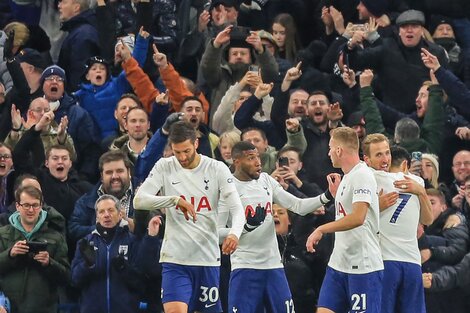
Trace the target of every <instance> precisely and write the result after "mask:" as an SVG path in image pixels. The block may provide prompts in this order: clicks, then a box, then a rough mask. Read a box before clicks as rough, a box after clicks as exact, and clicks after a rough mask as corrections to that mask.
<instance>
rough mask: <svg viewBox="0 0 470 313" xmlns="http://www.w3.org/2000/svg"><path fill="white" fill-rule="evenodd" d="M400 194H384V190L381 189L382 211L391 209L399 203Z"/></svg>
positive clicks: (380, 201) (380, 205)
mask: <svg viewBox="0 0 470 313" xmlns="http://www.w3.org/2000/svg"><path fill="white" fill-rule="evenodd" d="M398 196H399V193H398V192H396V191H392V192H389V193H386V194H384V190H383V189H381V190H380V192H379V208H380V210H384V209H386V208H389V207H391V206H392V205H394V204H395V203H397V200H398Z"/></svg>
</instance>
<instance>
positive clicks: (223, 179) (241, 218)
mask: <svg viewBox="0 0 470 313" xmlns="http://www.w3.org/2000/svg"><path fill="white" fill-rule="evenodd" d="M217 173H218V174H217V177H218V182H219V186H220V187H219V188H220V189H219V192H220V198H219V204H218V220H217V226H218V230H219V241H220V239H221V237H222V236H224V235H225V234H226V233H227V231H226V230H225V228H226V227H227V223H228V218H229V216H230V219H231V225H232V226H231V228H230V230H229V231H228V234H227V236H226V237H225V239H224V240H223V243H222V252H223V253H225V254H230V253H232V252H234V251H235V249H236V248H237V246H238V239H239V238H240V236H241V234H242V231H243V226H244V225H245V214H244V210H243V206H242V203H241V200H240V196H239V194H238V192H237V189H236V188H235V184H234V182H233V176H232V174H231V173H230V171H229V169H228V168H227V167H226V166H225V165H223V164H222V163H220V166H219V167H218V170H217Z"/></svg>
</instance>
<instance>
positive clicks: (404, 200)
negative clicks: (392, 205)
mask: <svg viewBox="0 0 470 313" xmlns="http://www.w3.org/2000/svg"><path fill="white" fill-rule="evenodd" d="M398 198H400V200H401V202H400V203H399V204H398V206H397V208H396V210H395V212H393V215H392V218H391V219H390V223H392V224H395V223H396V222H397V220H398V216H400V213H401V211H403V209H404V208H405V205H406V204H407V203H408V201H409V200H410V198H411V195H408V194H405V193H400V194H399V195H398Z"/></svg>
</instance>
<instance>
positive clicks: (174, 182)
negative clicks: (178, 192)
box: [171, 181, 180, 185]
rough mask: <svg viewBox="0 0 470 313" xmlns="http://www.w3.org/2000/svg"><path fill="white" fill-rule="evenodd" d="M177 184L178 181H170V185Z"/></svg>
mask: <svg viewBox="0 0 470 313" xmlns="http://www.w3.org/2000/svg"><path fill="white" fill-rule="evenodd" d="M179 183H180V182H179V181H172V182H171V184H172V185H177V184H179Z"/></svg>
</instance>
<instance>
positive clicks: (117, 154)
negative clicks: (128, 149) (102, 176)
mask: <svg viewBox="0 0 470 313" xmlns="http://www.w3.org/2000/svg"><path fill="white" fill-rule="evenodd" d="M121 160H122V161H123V162H124V165H125V166H126V168H127V169H130V168H131V165H132V163H131V161H130V160H129V157H128V156H127V154H125V153H124V152H122V151H121V150H111V151H108V152H105V153H103V155H102V156H101V157H100V160H99V161H98V167H99V169H100V173H103V165H104V164H106V163H109V162H114V161H121Z"/></svg>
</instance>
